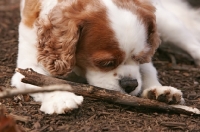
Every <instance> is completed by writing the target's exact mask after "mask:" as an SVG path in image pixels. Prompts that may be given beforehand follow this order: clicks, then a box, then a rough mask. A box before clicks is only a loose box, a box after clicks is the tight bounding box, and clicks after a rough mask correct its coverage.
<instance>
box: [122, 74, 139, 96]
mask: <svg viewBox="0 0 200 132" xmlns="http://www.w3.org/2000/svg"><path fill="white" fill-rule="evenodd" d="M119 85H120V86H121V87H122V88H123V89H124V91H125V92H126V93H130V92H132V91H134V90H135V89H136V87H137V86H138V82H137V80H136V79H132V78H128V77H125V78H122V79H121V80H119Z"/></svg>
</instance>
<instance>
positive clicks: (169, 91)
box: [140, 63, 184, 104]
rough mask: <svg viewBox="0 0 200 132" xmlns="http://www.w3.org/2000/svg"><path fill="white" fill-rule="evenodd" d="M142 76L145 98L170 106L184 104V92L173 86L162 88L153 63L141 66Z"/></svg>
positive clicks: (143, 95)
mask: <svg viewBox="0 0 200 132" xmlns="http://www.w3.org/2000/svg"><path fill="white" fill-rule="evenodd" d="M140 72H141V75H142V80H143V82H142V90H143V91H142V94H141V96H142V97H143V98H148V99H154V100H158V101H161V102H166V103H169V104H183V103H184V99H183V98H182V92H181V91H180V90H178V89H176V88H174V87H171V86H162V85H161V84H160V83H159V81H158V78H157V71H156V69H155V67H154V66H153V65H152V63H146V64H142V65H141V66H140Z"/></svg>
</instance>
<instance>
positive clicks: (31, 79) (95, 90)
mask: <svg viewBox="0 0 200 132" xmlns="http://www.w3.org/2000/svg"><path fill="white" fill-rule="evenodd" d="M16 71H17V72H19V73H21V74H22V75H24V76H25V78H23V79H22V82H24V83H29V84H32V85H36V86H40V87H43V88H41V89H40V88H38V89H26V90H11V91H4V92H2V93H0V98H5V97H12V96H15V95H18V94H31V93H38V92H51V91H69V92H73V93H76V94H78V95H83V96H87V97H92V98H96V99H100V100H105V101H109V102H113V103H118V104H123V105H129V106H134V107H140V108H150V109H157V110H162V111H167V112H174V113H179V114H187V115H200V111H199V110H198V109H196V108H191V107H188V106H183V105H168V104H165V103H162V102H158V101H155V100H149V99H143V98H138V97H135V96H131V95H128V94H123V93H120V92H118V91H112V90H106V89H103V88H99V87H95V86H91V85H86V84H78V83H73V82H68V81H65V80H61V79H57V78H53V77H50V76H45V75H42V74H39V73H36V72H34V71H33V70H31V69H26V70H23V69H19V68H18V69H16ZM49 85H51V86H49Z"/></svg>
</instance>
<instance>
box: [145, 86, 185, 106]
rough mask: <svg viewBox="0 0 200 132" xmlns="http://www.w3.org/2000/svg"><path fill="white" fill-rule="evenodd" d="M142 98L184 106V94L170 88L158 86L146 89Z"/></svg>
mask: <svg viewBox="0 0 200 132" xmlns="http://www.w3.org/2000/svg"><path fill="white" fill-rule="evenodd" d="M142 97H143V98H148V99H154V100H158V101H160V102H165V103H168V104H184V99H183V97H182V92H181V91H180V90H178V89H176V88H174V87H170V86H158V87H152V88H148V89H145V90H144V91H143V93H142Z"/></svg>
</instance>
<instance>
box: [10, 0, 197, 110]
mask: <svg viewBox="0 0 200 132" xmlns="http://www.w3.org/2000/svg"><path fill="white" fill-rule="evenodd" d="M20 6H21V8H20V10H21V14H20V15H21V22H20V24H19V48H18V58H17V67H19V68H32V69H33V70H35V71H37V72H38V73H41V74H44V75H47V76H54V77H65V76H67V75H69V74H70V73H71V72H72V71H73V72H75V73H76V74H77V75H79V76H83V77H85V78H86V79H87V82H88V83H89V84H90V85H94V86H98V87H102V88H105V89H109V90H115V91H120V92H122V93H127V94H130V95H133V96H141V97H142V98H148V99H154V100H158V101H161V102H165V103H169V104H184V99H183V96H182V92H181V91H180V90H178V89H177V88H174V87H171V86H162V85H161V84H160V83H159V81H158V78H157V71H156V69H155V67H154V66H153V64H152V62H151V58H152V56H153V55H154V53H155V51H156V49H157V48H158V46H159V44H160V42H161V41H160V38H162V40H164V41H170V42H172V43H174V44H176V45H177V46H178V47H180V48H182V49H184V50H185V51H187V52H188V53H189V54H190V55H191V56H192V57H193V58H194V60H195V62H196V63H197V64H198V65H200V52H199V51H198V50H199V49H200V40H199V39H198V35H197V34H198V33H200V32H199V31H200V26H198V25H199V23H197V22H196V21H194V20H193V19H194V18H196V14H197V11H196V10H193V9H190V7H189V6H188V5H187V4H186V3H185V2H184V1H182V0H176V1H174V0H21V5H20ZM182 14H184V17H183V15H182ZM192 15H193V16H192ZM196 19H199V18H196ZM197 26H198V27H197ZM195 28H196V29H195ZM197 28H198V29H197ZM21 78H23V75H21V74H19V73H15V74H14V75H13V77H12V80H11V81H12V82H11V83H12V86H15V87H16V88H19V89H25V88H26V89H28V88H39V87H37V86H33V85H29V84H24V83H22V82H21ZM32 96H33V98H34V100H35V101H40V102H41V108H40V110H41V111H43V112H44V113H46V114H53V113H57V114H62V113H65V112H67V111H69V110H72V109H75V108H78V107H79V105H81V104H82V102H83V97H82V96H77V95H75V94H74V93H71V92H61V91H56V92H50V93H39V94H32Z"/></svg>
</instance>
